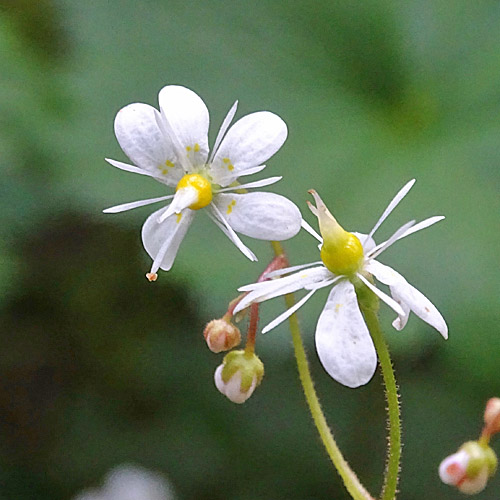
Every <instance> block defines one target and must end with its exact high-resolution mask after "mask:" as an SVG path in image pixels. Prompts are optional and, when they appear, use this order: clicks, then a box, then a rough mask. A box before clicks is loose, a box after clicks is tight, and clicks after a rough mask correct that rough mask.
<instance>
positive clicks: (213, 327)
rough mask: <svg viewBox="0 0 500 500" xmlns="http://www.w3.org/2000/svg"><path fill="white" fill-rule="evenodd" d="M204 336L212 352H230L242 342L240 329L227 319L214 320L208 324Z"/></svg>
mask: <svg viewBox="0 0 500 500" xmlns="http://www.w3.org/2000/svg"><path fill="white" fill-rule="evenodd" d="M203 336H204V337H205V340H206V342H207V345H208V348H209V349H210V350H211V351H212V352H222V351H229V349H232V348H233V347H236V346H237V345H238V344H239V343H240V342H241V333H240V331H239V329H238V328H237V327H236V326H234V325H233V324H232V323H230V322H229V321H226V320H225V319H213V320H212V321H210V322H209V323H207V326H206V327H205V330H204V331H203Z"/></svg>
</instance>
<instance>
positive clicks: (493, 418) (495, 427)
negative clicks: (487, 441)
mask: <svg viewBox="0 0 500 500" xmlns="http://www.w3.org/2000/svg"><path fill="white" fill-rule="evenodd" d="M484 423H485V424H486V428H487V431H488V434H490V435H491V434H496V433H497V432H500V398H491V399H490V400H488V402H487V403H486V409H485V410H484Z"/></svg>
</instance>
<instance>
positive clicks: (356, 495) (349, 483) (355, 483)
mask: <svg viewBox="0 0 500 500" xmlns="http://www.w3.org/2000/svg"><path fill="white" fill-rule="evenodd" d="M271 244H272V247H273V250H274V253H275V255H276V256H279V255H284V251H283V248H282V246H281V244H280V243H278V242H275V241H273V242H271ZM285 302H286V305H287V307H288V308H290V307H292V306H293V305H294V303H295V299H294V297H293V294H288V295H285ZM289 323H290V331H291V333H292V341H293V347H294V351H295V358H296V360H297V368H298V371H299V376H300V381H301V383H302V388H303V390H304V395H305V397H306V400H307V404H308V405H309V410H310V412H311V416H312V418H313V421H314V424H315V425H316V429H317V430H318V433H319V436H320V438H321V441H322V442H323V445H324V447H325V449H326V452H327V453H328V455H329V457H330V459H331V461H332V462H333V465H334V466H335V468H336V469H337V471H338V473H339V474H340V477H341V478H342V480H343V481H344V485H345V487H346V489H347V491H348V492H349V494H350V495H351V497H352V498H353V499H354V500H374V499H373V497H372V496H371V495H370V494H369V493H368V491H367V490H366V489H365V487H364V486H363V485H362V484H361V482H360V481H359V479H358V477H357V476H356V474H355V473H354V471H353V470H352V469H351V468H350V466H349V464H348V463H347V462H346V460H345V459H344V457H343V455H342V453H341V451H340V449H339V447H338V446H337V443H336V442H335V439H334V437H333V434H332V432H331V430H330V428H329V427H328V423H327V422H326V418H325V415H324V413H323V410H322V409H321V404H320V402H319V399H318V396H317V394H316V390H315V389H314V383H313V381H312V377H311V372H310V370H309V363H308V362H307V357H306V352H305V349H304V344H303V342H302V336H301V332H300V325H299V322H298V319H297V316H296V315H295V314H292V316H290V320H289Z"/></svg>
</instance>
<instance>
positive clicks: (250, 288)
mask: <svg viewBox="0 0 500 500" xmlns="http://www.w3.org/2000/svg"><path fill="white" fill-rule="evenodd" d="M414 182H415V181H414V180H412V181H410V182H408V183H407V184H406V185H405V186H404V187H403V188H402V189H401V190H400V191H399V193H398V194H397V195H396V196H395V198H394V199H393V200H392V201H391V203H389V206H388V207H387V208H386V210H385V211H384V213H383V214H382V216H381V217H380V219H379V220H378V221H377V223H376V224H375V226H374V227H373V229H372V230H371V231H370V234H368V235H365V234H360V233H348V232H347V231H345V230H344V229H342V227H341V226H340V225H339V224H338V222H337V221H336V220H335V219H334V218H333V216H332V215H331V214H330V212H329V211H328V209H327V208H326V206H325V205H324V203H323V201H322V200H321V198H320V197H319V195H318V194H317V193H316V192H315V191H310V193H311V194H312V195H313V196H314V199H315V201H316V207H314V206H312V205H311V204H309V206H310V208H311V211H312V212H313V213H314V214H315V215H316V216H317V218H318V220H319V226H320V231H321V234H322V236H323V238H321V237H320V236H319V235H318V234H317V233H316V232H315V231H314V229H312V228H311V227H310V226H309V225H308V224H307V223H306V222H305V221H304V222H303V227H304V229H306V230H307V231H308V232H309V233H311V234H312V235H313V236H315V237H316V238H317V239H318V241H320V245H319V247H320V249H321V261H316V262H312V263H310V264H305V265H300V266H293V267H289V268H286V269H280V270H278V271H273V272H271V273H269V274H268V275H267V278H275V277H277V276H283V275H286V274H289V273H292V272H294V271H298V272H295V273H294V274H289V275H288V276H285V277H281V278H278V279H271V280H270V281H264V282H261V283H254V284H251V285H247V286H243V287H241V288H240V289H239V290H240V291H243V292H249V293H248V294H247V295H246V296H245V297H244V298H243V299H242V300H241V302H240V303H239V304H238V306H237V307H236V308H235V310H234V313H235V314H236V313H237V312H239V311H241V310H242V309H245V308H246V307H248V306H249V305H250V304H252V303H254V302H262V301H264V300H267V299H271V298H273V297H278V296H280V295H284V294H287V293H292V292H295V291H297V290H301V289H304V290H307V291H308V293H307V295H306V296H305V297H303V298H302V299H301V300H299V301H298V302H297V303H296V304H295V305H294V306H293V307H291V308H290V309H288V310H287V311H286V312H284V313H283V314H281V315H280V316H278V317H277V318H276V319H275V320H273V321H271V323H269V324H268V325H267V326H266V327H265V328H263V330H262V332H263V333H266V332H268V331H269V330H271V329H272V328H275V327H276V326H278V325H279V324H280V323H282V322H283V321H285V320H286V319H287V318H288V317H289V316H291V315H292V314H293V313H294V312H295V311H297V309H299V308H300V307H301V306H302V305H303V304H304V303H305V302H306V301H307V300H309V299H310V298H311V297H312V295H313V294H314V293H315V292H316V290H319V289H320V288H324V287H328V286H333V287H332V290H331V291H330V294H329V296H328V300H327V302H326V304H325V307H324V308H323V311H322V313H321V315H320V317H319V320H318V323H317V327H316V336H315V339H316V349H317V351H318V356H319V358H320V360H321V363H322V364H323V366H324V368H325V370H326V371H327V372H328V373H329V374H330V375H331V376H332V377H333V378H334V379H335V380H337V381H338V382H340V383H341V384H344V385H346V386H348V387H358V386H360V385H363V384H366V383H367V382H368V381H369V380H370V379H371V378H372V376H373V374H374V372H375V368H376V364H377V355H376V352H375V347H374V345H373V341H372V339H371V336H370V333H369V331H368V328H367V326H366V324H365V321H364V319H363V316H362V314H361V311H360V309H359V305H358V301H357V296H356V291H355V285H357V286H359V285H360V284H361V283H364V284H365V285H366V286H367V287H368V288H369V289H370V290H372V291H373V292H374V293H375V294H376V295H377V296H378V297H380V299H382V300H383V301H384V302H385V303H386V304H388V305H389V306H390V307H391V308H392V309H394V311H395V312H396V313H397V314H398V317H397V318H396V319H395V320H394V322H393V323H392V324H393V326H394V328H396V329H397V330H401V329H402V328H403V327H404V326H405V325H406V323H407V321H408V316H409V314H410V311H413V312H414V313H415V314H416V315H417V316H419V317H420V318H421V319H423V320H424V321H425V322H427V323H428V324H430V325H431V326H433V327H434V328H436V329H437V330H438V331H439V332H440V333H441V335H442V336H443V337H444V338H447V335H448V328H447V326H446V323H445V321H444V319H443V317H442V316H441V314H440V313H439V312H438V310H437V309H436V308H435V307H434V305H433V304H432V303H431V302H430V301H429V300H428V299H427V298H426V297H424V295H422V293H420V292H419V291H418V290H417V289H416V288H414V287H413V286H411V285H410V284H409V283H408V282H407V281H406V280H405V278H404V277H403V276H401V275H400V274H399V273H397V272H396V271H394V270H393V269H391V268H390V267H388V266H386V265H384V264H382V263H380V262H378V261H377V260H375V258H376V257H378V256H379V255H380V254H381V253H382V252H383V251H384V250H386V249H387V248H389V247H390V246H391V245H392V244H393V243H394V242H396V241H397V240H400V239H401V238H404V237H406V236H409V235H410V234H413V233H415V232H416V231H419V230H421V229H424V228H426V227H429V226H430V225H432V224H434V223H436V222H438V221H440V220H442V219H443V218H444V217H441V216H436V217H431V218H429V219H426V220H423V221H422V222H419V223H418V224H415V221H411V222H409V223H408V224H405V225H404V226H402V227H401V228H399V229H398V230H397V231H396V232H395V233H394V234H393V235H392V236H391V237H390V238H389V239H388V240H387V241H384V242H383V243H380V244H379V245H376V244H375V242H374V240H373V238H372V236H373V234H374V233H375V231H376V230H377V229H378V228H379V227H380V225H381V224H382V222H383V221H384V220H385V219H386V218H387V216H388V215H389V214H390V213H391V212H392V210H394V208H395V207H396V206H397V205H398V203H399V202H400V201H401V200H402V199H403V197H404V196H405V195H406V194H407V193H408V191H409V190H410V188H411V187H412V186H413V184H414ZM371 275H373V276H375V278H377V280H379V281H380V282H381V283H383V284H385V285H388V286H389V289H390V293H391V296H392V297H391V296H389V295H387V294H385V293H384V292H382V291H381V290H379V289H378V288H376V287H375V286H374V285H373V284H372V282H371Z"/></svg>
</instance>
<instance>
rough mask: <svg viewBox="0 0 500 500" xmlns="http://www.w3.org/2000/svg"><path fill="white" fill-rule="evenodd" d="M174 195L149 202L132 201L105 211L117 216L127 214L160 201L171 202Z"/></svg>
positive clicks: (152, 199) (104, 211)
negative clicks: (128, 211)
mask: <svg viewBox="0 0 500 500" xmlns="http://www.w3.org/2000/svg"><path fill="white" fill-rule="evenodd" d="M173 197H174V195H173V194H169V195H167V196H160V197H159V198H150V199H149V200H139V201H131V202H129V203H122V204H121V205H115V206H114V207H109V208H106V209H104V210H103V213H105V214H117V213H119V212H125V211H127V210H132V209H133V208H138V207H144V206H146V205H151V204H152V203H158V202H159V201H165V200H170V199H171V198H173Z"/></svg>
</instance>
